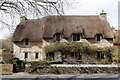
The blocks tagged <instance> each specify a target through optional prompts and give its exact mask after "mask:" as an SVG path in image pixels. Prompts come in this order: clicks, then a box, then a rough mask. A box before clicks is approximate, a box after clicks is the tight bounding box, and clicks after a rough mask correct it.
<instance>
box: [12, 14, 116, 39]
mask: <svg viewBox="0 0 120 80" xmlns="http://www.w3.org/2000/svg"><path fill="white" fill-rule="evenodd" d="M55 33H61V34H62V35H63V37H64V38H69V37H70V36H71V35H72V34H73V33H80V34H81V35H82V36H83V37H84V38H94V37H95V35H96V34H102V35H103V37H104V38H113V37H114V35H113V32H112V30H111V28H110V25H109V23H108V22H107V21H105V20H102V19H100V18H99V15H96V16H47V17H43V18H41V19H36V20H26V21H25V22H21V23H20V24H19V25H18V26H17V28H16V30H15V33H14V35H13V41H21V40H23V39H29V40H31V41H41V40H42V39H43V38H53V37H54V35H55Z"/></svg>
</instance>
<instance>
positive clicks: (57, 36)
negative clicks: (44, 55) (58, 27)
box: [56, 33, 60, 41]
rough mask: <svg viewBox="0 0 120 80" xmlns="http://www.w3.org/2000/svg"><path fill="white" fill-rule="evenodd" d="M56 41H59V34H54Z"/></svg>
mask: <svg viewBox="0 0 120 80" xmlns="http://www.w3.org/2000/svg"><path fill="white" fill-rule="evenodd" d="M56 41H60V33H57V34H56Z"/></svg>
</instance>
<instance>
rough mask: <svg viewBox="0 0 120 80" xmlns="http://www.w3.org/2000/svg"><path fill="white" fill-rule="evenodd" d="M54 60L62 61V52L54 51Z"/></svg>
mask: <svg viewBox="0 0 120 80" xmlns="http://www.w3.org/2000/svg"><path fill="white" fill-rule="evenodd" d="M54 60H55V61H61V52H55V53H54Z"/></svg>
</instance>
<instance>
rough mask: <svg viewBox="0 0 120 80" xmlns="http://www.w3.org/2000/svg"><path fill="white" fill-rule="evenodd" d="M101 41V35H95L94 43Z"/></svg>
mask: <svg viewBox="0 0 120 80" xmlns="http://www.w3.org/2000/svg"><path fill="white" fill-rule="evenodd" d="M101 40H102V35H101V34H97V35H96V42H100V41H101Z"/></svg>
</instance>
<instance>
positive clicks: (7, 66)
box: [0, 64, 13, 73]
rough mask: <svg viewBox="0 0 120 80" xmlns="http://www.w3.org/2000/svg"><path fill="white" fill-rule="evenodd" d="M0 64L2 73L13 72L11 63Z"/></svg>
mask: <svg viewBox="0 0 120 80" xmlns="http://www.w3.org/2000/svg"><path fill="white" fill-rule="evenodd" d="M0 66H1V67H2V68H1V70H2V73H4V72H11V73H12V72H13V64H0Z"/></svg>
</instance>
